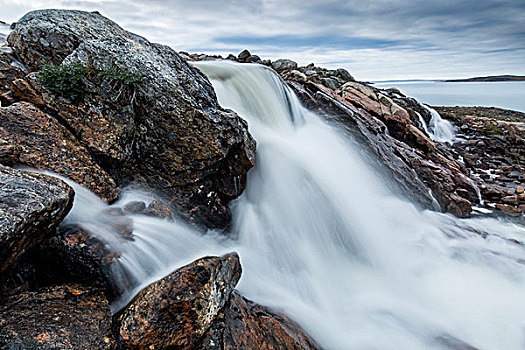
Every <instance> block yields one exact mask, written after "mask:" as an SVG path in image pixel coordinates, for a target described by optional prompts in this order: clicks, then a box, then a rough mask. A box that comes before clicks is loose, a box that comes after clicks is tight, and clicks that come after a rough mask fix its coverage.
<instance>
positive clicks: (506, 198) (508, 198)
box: [501, 194, 518, 205]
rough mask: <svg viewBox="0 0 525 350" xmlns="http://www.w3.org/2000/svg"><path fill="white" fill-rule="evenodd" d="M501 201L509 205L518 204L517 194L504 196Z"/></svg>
mask: <svg viewBox="0 0 525 350" xmlns="http://www.w3.org/2000/svg"><path fill="white" fill-rule="evenodd" d="M501 201H502V202H503V203H505V204H511V205H517V204H518V196H517V195H515V194H514V195H510V196H504V197H502V198H501Z"/></svg>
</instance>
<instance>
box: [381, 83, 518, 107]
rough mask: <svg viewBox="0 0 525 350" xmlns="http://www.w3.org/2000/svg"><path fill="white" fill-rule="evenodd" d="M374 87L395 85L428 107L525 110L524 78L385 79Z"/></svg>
mask: <svg viewBox="0 0 525 350" xmlns="http://www.w3.org/2000/svg"><path fill="white" fill-rule="evenodd" d="M373 86H375V87H378V88H382V89H386V88H391V87H396V88H398V89H399V90H401V92H402V93H404V94H405V95H407V96H411V97H414V98H415V99H417V100H418V101H419V102H422V103H426V104H428V105H431V106H483V107H499V108H505V109H512V110H515V111H520V112H525V81H516V82H488V83H445V82H439V81H424V82H388V83H376V84H373Z"/></svg>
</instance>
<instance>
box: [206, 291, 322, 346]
mask: <svg viewBox="0 0 525 350" xmlns="http://www.w3.org/2000/svg"><path fill="white" fill-rule="evenodd" d="M201 348H202V349H224V350H230V349H231V350H233V349H297V350H300V349H319V346H318V345H317V344H316V343H315V342H314V341H313V340H312V339H310V338H309V337H308V335H307V334H306V333H305V332H304V331H303V330H302V329H301V328H300V327H299V326H298V325H297V324H296V323H295V322H293V321H291V320H290V319H288V318H287V317H285V316H282V315H277V314H275V313H272V312H271V311H270V310H269V309H268V308H266V307H264V306H261V305H258V304H256V303H254V302H253V301H251V300H248V299H246V298H244V297H243V296H241V295H240V294H239V293H238V292H236V291H235V292H233V294H232V297H231V301H230V303H229V305H228V306H227V307H226V308H225V310H224V313H223V314H222V315H221V316H220V317H219V318H218V320H217V321H216V322H215V323H214V325H213V326H212V328H211V329H210V331H209V332H208V334H207V336H206V338H204V340H203V341H202V345H201Z"/></svg>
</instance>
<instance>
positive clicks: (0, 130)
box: [0, 102, 118, 202]
mask: <svg viewBox="0 0 525 350" xmlns="http://www.w3.org/2000/svg"><path fill="white" fill-rule="evenodd" d="M0 139H4V140H6V141H8V142H9V143H10V144H11V145H15V146H17V149H18V151H19V155H18V157H17V159H16V163H17V164H22V165H26V166H28V167H31V168H37V169H42V170H49V171H53V172H55V173H57V174H60V175H63V176H66V177H68V178H70V179H72V180H73V181H75V182H77V183H79V184H80V185H83V186H84V187H86V188H88V189H89V190H91V191H92V192H94V193H95V194H97V195H98V196H100V197H102V198H104V199H106V200H107V201H108V202H111V201H113V200H115V199H116V198H117V195H118V192H117V189H116V184H115V181H114V180H113V179H112V178H111V177H110V176H109V175H108V174H107V173H106V172H105V171H104V170H103V169H102V168H101V167H100V166H99V165H97V164H96V163H95V162H94V161H93V159H92V158H91V155H90V154H89V152H88V150H86V148H85V147H83V146H82V145H81V144H80V143H79V142H78V141H77V140H76V139H75V138H74V137H73V135H72V134H71V133H70V132H69V130H68V129H67V128H66V127H64V126H63V125H62V124H60V123H59V122H58V121H57V119H55V118H53V117H51V116H50V115H48V114H46V113H44V112H42V111H40V110H39V109H38V108H36V107H35V106H34V105H32V104H30V103H27V102H18V103H14V104H12V105H11V106H9V107H6V108H0Z"/></svg>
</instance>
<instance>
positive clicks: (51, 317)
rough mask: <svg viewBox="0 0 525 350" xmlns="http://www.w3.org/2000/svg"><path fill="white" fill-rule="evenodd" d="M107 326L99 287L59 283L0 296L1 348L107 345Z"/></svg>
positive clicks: (108, 315)
mask: <svg viewBox="0 0 525 350" xmlns="http://www.w3.org/2000/svg"><path fill="white" fill-rule="evenodd" d="M110 328H111V313H110V309H109V303H108V301H107V300H106V298H105V296H104V293H103V292H102V291H101V290H99V289H95V288H86V287H83V286H80V285H63V286H56V287H49V288H45V289H42V290H39V291H36V292H22V293H17V294H15V295H12V296H8V297H5V298H3V299H2V300H0V348H2V349H110V348H111V347H112V344H113V340H112V336H111V329H110Z"/></svg>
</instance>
